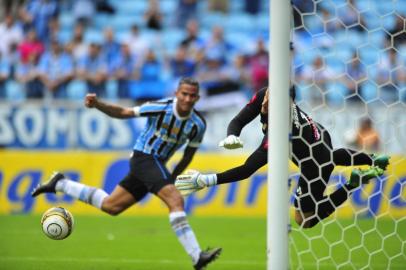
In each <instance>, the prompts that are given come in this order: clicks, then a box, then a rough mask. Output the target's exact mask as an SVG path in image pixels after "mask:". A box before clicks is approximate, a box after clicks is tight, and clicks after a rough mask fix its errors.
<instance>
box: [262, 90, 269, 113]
mask: <svg viewBox="0 0 406 270" xmlns="http://www.w3.org/2000/svg"><path fill="white" fill-rule="evenodd" d="M261 113H262V114H268V89H267V90H266V92H265V96H264V100H263V101H262V107H261Z"/></svg>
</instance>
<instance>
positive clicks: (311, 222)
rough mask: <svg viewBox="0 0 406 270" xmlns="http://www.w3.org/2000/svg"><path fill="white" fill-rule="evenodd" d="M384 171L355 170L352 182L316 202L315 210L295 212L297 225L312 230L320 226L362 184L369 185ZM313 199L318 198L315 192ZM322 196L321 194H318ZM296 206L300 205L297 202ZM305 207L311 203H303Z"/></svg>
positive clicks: (351, 178)
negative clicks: (370, 181) (317, 225)
mask: <svg viewBox="0 0 406 270" xmlns="http://www.w3.org/2000/svg"><path fill="white" fill-rule="evenodd" d="M383 172H384V171H383V170H382V169H381V168H379V167H377V166H372V167H370V168H368V169H366V170H360V169H354V170H353V171H352V173H351V176H350V180H349V181H348V182H347V183H346V184H345V185H344V186H343V187H341V188H339V189H337V190H336V191H334V192H333V193H332V194H330V195H328V196H323V198H322V199H321V200H318V201H317V202H316V206H315V210H313V211H308V210H305V211H303V210H302V209H300V208H297V209H296V211H295V220H296V223H298V224H299V225H301V226H302V227H303V228H311V227H314V226H315V225H316V224H318V223H319V222H320V221H321V220H323V219H325V218H326V217H328V216H330V215H331V214H332V213H333V212H334V211H335V210H336V209H337V208H338V207H339V206H340V205H341V204H343V203H344V202H345V201H346V200H347V198H348V197H349V196H350V195H351V193H352V192H353V191H354V190H355V189H356V188H357V187H359V186H361V185H362V184H367V183H368V182H369V180H371V179H372V178H376V177H378V176H380V175H382V174H383ZM311 193H312V196H313V197H317V195H315V194H314V193H315V192H314V191H312V192H311ZM316 193H318V194H322V193H320V192H316ZM295 204H296V205H298V204H300V203H297V202H295ZM303 204H304V205H306V204H309V202H307V203H306V202H303Z"/></svg>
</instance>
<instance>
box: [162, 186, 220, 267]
mask: <svg viewBox="0 0 406 270" xmlns="http://www.w3.org/2000/svg"><path fill="white" fill-rule="evenodd" d="M156 195H157V196H158V197H159V198H160V199H161V200H162V201H164V202H165V204H166V205H167V206H168V209H169V221H170V223H171V226H172V229H173V230H174V232H175V234H176V236H177V237H178V240H179V242H180V243H181V244H182V246H183V247H184V249H185V250H186V252H187V253H188V254H189V256H190V257H191V258H192V261H193V264H194V267H195V269H203V268H204V267H205V266H206V265H207V264H209V263H210V262H212V261H214V260H215V259H216V258H217V257H218V256H219V255H220V252H221V248H214V249H211V250H207V251H202V250H201V249H200V246H199V243H198V242H197V239H196V236H195V234H194V232H193V230H192V228H191V227H190V225H189V222H188V221H187V219H186V213H185V211H184V202H183V197H182V195H181V194H180V193H179V191H178V190H177V189H176V188H175V186H174V185H165V186H164V187H163V188H161V189H160V190H159V191H158V193H157V194H156Z"/></svg>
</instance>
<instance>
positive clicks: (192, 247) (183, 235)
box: [169, 211, 201, 264]
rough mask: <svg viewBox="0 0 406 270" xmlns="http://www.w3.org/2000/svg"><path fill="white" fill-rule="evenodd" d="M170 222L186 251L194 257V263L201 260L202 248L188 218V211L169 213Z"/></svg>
mask: <svg viewBox="0 0 406 270" xmlns="http://www.w3.org/2000/svg"><path fill="white" fill-rule="evenodd" d="M169 222H170V223H171V226H172V229H173V231H174V232H175V233H176V236H177V237H178V240H179V242H180V243H181V244H182V246H183V248H184V249H185V250H186V253H187V254H189V256H190V257H191V258H192V261H193V264H196V263H197V261H198V260H199V255H200V252H201V249H200V246H199V243H198V242H197V240H196V236H195V234H194V232H193V231H192V228H191V227H190V226H189V223H188V221H187V219H186V213H185V212H183V211H177V212H171V213H169Z"/></svg>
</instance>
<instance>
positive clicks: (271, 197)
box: [267, 0, 291, 270]
mask: <svg viewBox="0 0 406 270" xmlns="http://www.w3.org/2000/svg"><path fill="white" fill-rule="evenodd" d="M270 1H271V4H270V5H269V6H270V16H271V19H270V26H269V29H270V42H269V46H270V49H269V51H270V54H269V56H270V65H271V66H270V70H269V83H270V87H269V89H271V91H269V106H268V110H269V111H268V113H269V114H268V115H269V118H268V139H269V143H268V145H269V147H268V164H269V167H268V206H267V209H268V210H267V211H268V213H267V217H268V218H267V258H268V262H267V269H268V270H270V269H272V270H286V269H288V265H289V253H288V243H289V241H288V229H287V224H288V220H289V217H288V214H289V196H288V185H287V179H288V165H289V164H288V158H289V140H288V134H289V127H290V125H289V117H290V109H289V108H290V106H289V85H290V82H289V81H290V62H291V61H290V50H289V41H290V21H291V20H290V18H291V8H290V1H286V0H270ZM271 60H272V61H271Z"/></svg>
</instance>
